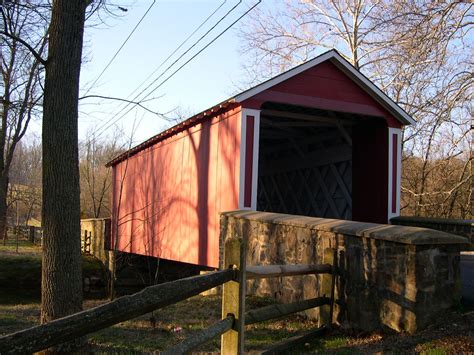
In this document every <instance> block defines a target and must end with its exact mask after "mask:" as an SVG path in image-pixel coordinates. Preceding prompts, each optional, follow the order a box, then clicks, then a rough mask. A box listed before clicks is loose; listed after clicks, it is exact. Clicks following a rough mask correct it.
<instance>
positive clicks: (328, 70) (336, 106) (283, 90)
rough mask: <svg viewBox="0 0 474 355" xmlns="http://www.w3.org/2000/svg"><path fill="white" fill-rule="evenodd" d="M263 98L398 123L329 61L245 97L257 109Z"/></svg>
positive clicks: (245, 105)
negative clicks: (378, 117)
mask: <svg viewBox="0 0 474 355" xmlns="http://www.w3.org/2000/svg"><path fill="white" fill-rule="evenodd" d="M266 101H273V102H279V103H287V104H292V105H301V106H307V107H315V108H319V109H325V110H331V111H341V112H350V113H356V114H362V115H371V116H380V117H384V118H385V119H386V121H387V124H388V126H389V127H395V128H400V127H401V124H400V122H399V121H398V120H396V119H395V118H394V117H393V116H392V115H390V113H389V112H388V111H387V110H386V109H385V108H383V107H382V105H380V104H379V103H378V102H377V101H375V100H374V99H373V98H372V96H370V95H369V94H368V93H366V92H365V91H364V90H363V89H361V88H360V86H358V85H357V84H356V83H355V82H354V81H353V80H352V79H351V78H349V77H348V76H347V75H346V74H344V73H343V72H342V71H341V70H340V69H339V68H337V67H336V66H335V65H334V64H332V63H331V62H323V63H321V64H319V65H317V66H315V67H312V68H310V69H308V70H306V71H304V72H302V73H300V74H298V75H295V76H294V77H292V78H290V79H288V80H285V81H283V82H281V83H280V84H277V85H275V86H273V87H272V88H270V89H268V90H265V91H263V92H261V93H260V94H257V95H255V96H253V97H252V98H250V99H248V100H246V101H245V102H243V103H242V106H244V107H248V108H254V109H260V106H261V105H262V104H263V103H264V102H266Z"/></svg>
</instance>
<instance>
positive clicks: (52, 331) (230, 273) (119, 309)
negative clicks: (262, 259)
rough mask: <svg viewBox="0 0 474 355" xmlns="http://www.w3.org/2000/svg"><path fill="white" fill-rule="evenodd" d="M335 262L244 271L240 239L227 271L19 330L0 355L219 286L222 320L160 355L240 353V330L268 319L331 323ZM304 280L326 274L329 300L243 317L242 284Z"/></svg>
mask: <svg viewBox="0 0 474 355" xmlns="http://www.w3.org/2000/svg"><path fill="white" fill-rule="evenodd" d="M336 257H337V254H336V252H335V251H334V252H333V253H332V258H331V259H332V260H331V262H332V263H327V264H321V265H266V266H248V267H247V266H246V265H245V261H246V245H245V243H242V240H241V239H237V238H235V239H231V240H230V241H226V243H225V248H224V265H226V266H228V267H229V268H228V269H225V270H221V271H215V272H211V273H208V274H206V275H200V276H194V277H188V278H185V279H181V280H177V281H173V282H167V283H164V284H160V285H156V286H150V287H147V288H145V289H143V290H142V291H140V292H137V293H135V294H133V295H129V296H123V297H120V298H117V299H116V300H114V301H112V302H109V303H106V304H103V305H100V306H97V307H95V308H92V309H89V310H86V311H82V312H80V313H76V314H73V315H70V316H67V317H64V318H61V319H57V320H54V321H52V322H50V323H47V324H43V325H39V326H36V327H32V328H29V329H25V330H22V331H19V332H16V333H13V334H9V335H6V336H3V337H0V354H10V353H32V352H36V351H40V350H44V349H47V348H49V347H52V346H55V345H58V344H60V343H64V342H68V341H71V340H74V339H77V338H80V337H83V336H85V335H87V334H90V333H92V332H95V331H98V330H101V329H104V328H107V327H109V326H112V325H114V324H117V323H120V322H123V321H126V320H129V319H132V318H135V317H138V316H140V315H143V314H146V313H149V312H151V311H154V310H157V309H160V308H163V307H166V306H168V305H171V304H174V303H177V302H179V301H182V300H185V299H187V298H190V297H192V296H195V295H198V294H199V293H201V292H204V291H207V290H210V289H211V288H214V287H216V286H219V285H223V295H222V320H221V321H219V322H217V323H215V324H214V325H212V326H211V327H209V328H207V329H204V330H202V331H200V332H199V333H197V334H195V335H193V336H191V337H189V338H188V339H186V340H184V341H183V342H182V343H180V344H178V345H176V346H174V347H173V348H171V349H169V350H167V351H166V352H165V354H173V355H174V354H183V353H187V352H189V351H191V350H192V349H194V348H196V347H197V346H199V345H201V344H204V343H206V342H207V341H209V340H211V339H213V338H215V337H217V336H222V338H221V353H222V354H226V355H232V354H242V353H243V352H244V334H245V326H246V325H249V324H254V323H258V322H263V321H266V320H270V319H275V318H279V317H284V316H287V315H290V314H294V313H297V312H301V311H305V310H307V309H311V308H315V307H322V306H330V311H329V313H330V316H329V320H328V322H327V323H328V325H331V322H332V312H333V304H334V285H335V276H336V273H337V270H336V266H335V265H336ZM308 274H328V276H329V277H330V280H331V286H330V289H328V288H327V287H326V290H327V291H329V293H330V296H331V297H330V298H328V297H326V296H323V297H317V298H313V299H308V300H302V301H298V302H292V303H287V304H276V305H270V306H266V307H262V308H259V309H256V310H251V311H249V312H245V284H246V281H247V280H250V279H259V278H271V277H287V276H299V275H308ZM323 331H324V328H319V329H317V330H316V331H313V332H310V333H307V334H305V335H303V336H299V337H295V338H291V339H289V341H288V342H287V343H285V344H283V343H282V344H278V345H277V346H276V347H274V348H271V349H269V350H268V352H267V353H272V354H273V353H278V352H279V351H280V350H282V349H287V348H288V347H289V346H294V344H296V343H297V342H301V341H303V340H304V341H306V340H307V339H309V338H310V337H311V336H315V335H318V334H322V332H323Z"/></svg>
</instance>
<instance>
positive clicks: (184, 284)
mask: <svg viewBox="0 0 474 355" xmlns="http://www.w3.org/2000/svg"><path fill="white" fill-rule="evenodd" d="M236 274H237V272H236V270H231V269H227V270H222V271H215V272H212V273H209V274H206V275H200V276H194V277H188V278H185V279H181V280H177V281H172V282H167V283H164V284H160V285H156V286H150V287H147V288H145V289H143V290H142V291H140V292H137V293H135V294H133V295H129V296H123V297H120V298H117V299H116V300H114V301H112V302H109V303H106V304H103V305H101V306H98V307H95V308H91V309H88V310H86V311H82V312H80V313H76V314H73V315H70V316H67V317H64V318H61V319H57V320H54V321H52V322H49V323H46V324H43V325H38V326H36V327H32V328H29V329H25V330H22V331H19V332H16V333H13V334H8V335H5V336H3V337H0V354H2V355H4V354H9V353H32V352H36V351H40V350H43V349H47V348H49V347H51V346H54V345H58V344H61V343H64V342H66V341H71V340H73V339H76V338H79V337H82V336H84V335H87V334H90V333H92V332H95V331H97V330H101V329H104V328H107V327H110V326H111V325H114V324H117V323H120V322H123V321H126V320H129V319H132V318H135V317H138V316H140V315H143V314H146V313H149V312H151V311H154V310H156V309H159V308H163V307H166V306H168V305H171V304H174V303H177V302H179V301H182V300H185V299H187V298H189V297H192V296H195V295H198V294H200V293H201V292H204V291H207V290H210V289H212V288H214V287H216V286H219V285H222V284H224V283H226V282H228V281H231V280H233V279H235V278H236Z"/></svg>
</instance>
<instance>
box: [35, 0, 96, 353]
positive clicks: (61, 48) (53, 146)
mask: <svg viewBox="0 0 474 355" xmlns="http://www.w3.org/2000/svg"><path fill="white" fill-rule="evenodd" d="M86 6H87V1H84V0H81V1H79V0H75V1H71V0H55V1H53V9H52V16H51V24H50V27H49V53H48V60H47V63H46V76H45V88H44V106H43V228H44V240H43V268H42V284H41V323H46V322H49V321H51V320H53V319H56V318H60V317H64V316H66V315H68V314H72V313H76V312H79V311H81V310H82V269H81V266H82V265H81V263H82V261H81V238H80V195H79V164H78V129H77V119H78V96H79V74H80V69H81V56H82V42H83V34H84V21H85V9H86ZM70 345H71V344H69V345H68V346H70ZM67 349H68V347H66V348H65V347H62V348H61V349H56V350H60V351H67Z"/></svg>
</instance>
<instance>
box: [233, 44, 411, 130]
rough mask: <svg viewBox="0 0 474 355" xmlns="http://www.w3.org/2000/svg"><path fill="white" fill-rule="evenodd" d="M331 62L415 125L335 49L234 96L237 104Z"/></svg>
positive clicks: (391, 109) (394, 113)
mask: <svg viewBox="0 0 474 355" xmlns="http://www.w3.org/2000/svg"><path fill="white" fill-rule="evenodd" d="M327 60H329V61H330V62H331V63H333V64H334V65H335V66H336V67H337V68H339V69H340V70H341V71H342V72H343V73H345V74H346V75H347V76H348V77H349V78H351V79H352V80H353V81H354V82H355V83H356V84H357V85H359V87H361V88H362V89H363V90H364V91H366V92H367V93H368V94H369V95H370V96H372V97H373V98H374V99H375V100H376V101H377V102H378V103H379V104H381V105H382V106H383V107H384V108H385V109H386V110H387V111H388V112H390V113H391V114H392V115H393V116H394V117H395V118H396V119H397V120H398V121H400V122H401V123H402V124H403V125H409V124H415V123H416V122H415V120H414V119H413V118H412V117H411V116H410V115H409V114H408V113H406V112H405V110H403V109H402V108H401V107H400V106H398V105H397V104H396V103H395V101H393V100H392V99H391V98H390V97H388V96H387V95H386V94H385V93H384V92H383V91H382V90H380V89H379V88H378V87H377V85H375V84H374V83H373V82H372V81H370V80H369V79H368V78H367V77H366V76H365V75H363V74H362V73H361V72H360V71H358V70H357V69H356V68H355V67H354V66H353V65H352V64H350V63H349V62H348V61H347V60H346V59H344V58H343V57H342V56H341V55H340V54H339V53H338V52H337V51H336V50H335V49H332V50H330V51H327V52H325V53H323V54H321V55H319V56H317V57H315V58H313V59H311V60H309V61H307V62H305V63H303V64H300V65H298V66H296V67H294V68H292V69H290V70H288V71H286V72H284V73H281V74H280V75H277V76H275V77H273V78H271V79H269V80H267V81H264V82H263V83H261V84H258V85H257V86H254V87H252V88H250V89H248V90H246V91H244V92H241V93H240V94H238V95H236V96H234V99H235V101H236V102H242V101H244V100H247V99H249V98H251V97H252V96H255V95H257V94H259V93H261V92H262V91H264V90H268V89H269V88H271V87H273V86H275V85H277V84H279V83H281V82H283V81H285V80H288V79H290V78H292V77H294V76H295V75H298V74H300V73H302V72H304V71H306V70H308V69H309V68H312V67H315V66H317V65H318V64H321V63H322V62H325V61H327Z"/></svg>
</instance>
